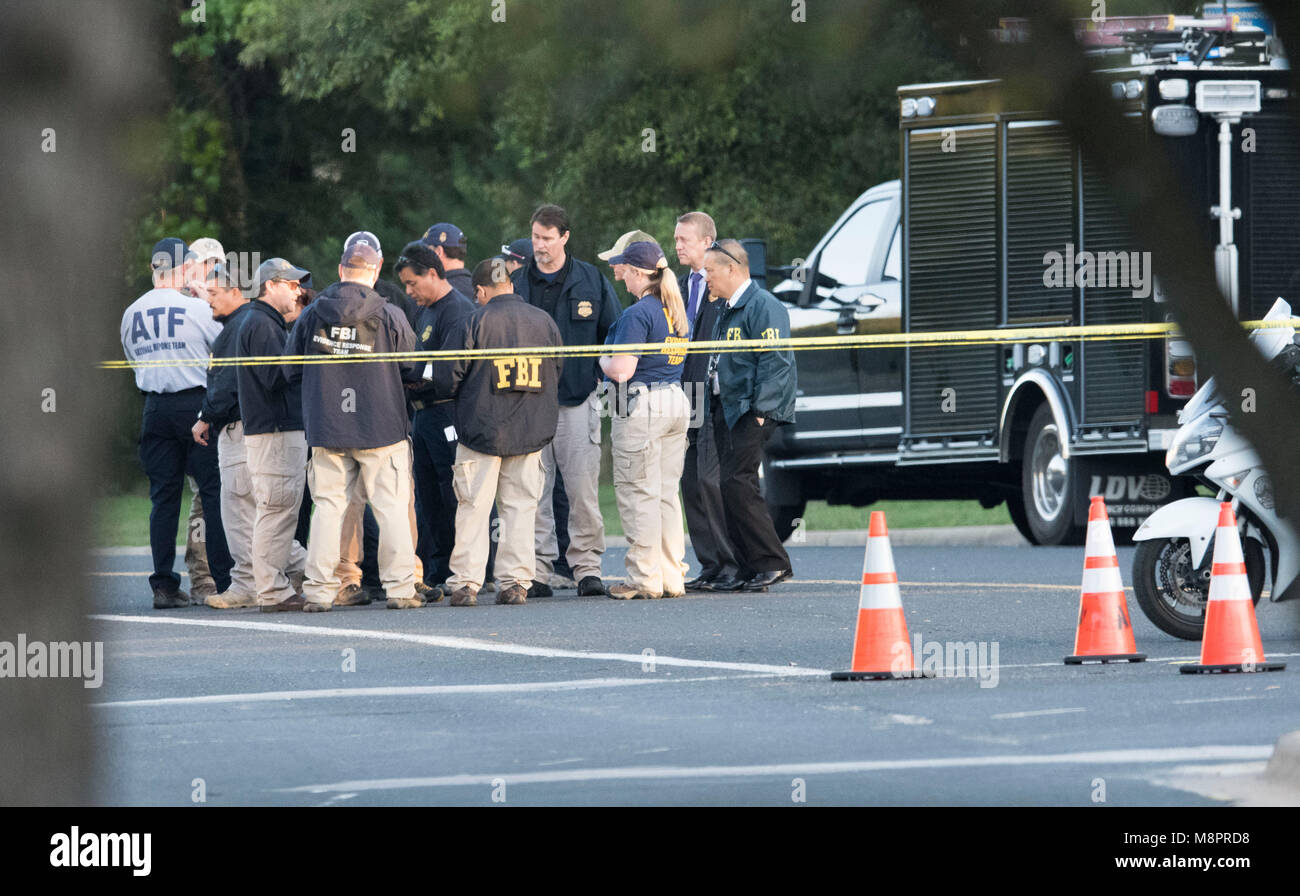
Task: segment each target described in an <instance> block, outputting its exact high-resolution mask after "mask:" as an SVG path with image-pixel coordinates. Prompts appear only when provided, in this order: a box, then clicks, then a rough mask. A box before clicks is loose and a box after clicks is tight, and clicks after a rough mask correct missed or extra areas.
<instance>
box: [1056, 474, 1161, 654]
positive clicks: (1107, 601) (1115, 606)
mask: <svg viewBox="0 0 1300 896" xmlns="http://www.w3.org/2000/svg"><path fill="white" fill-rule="evenodd" d="M1083 553H1084V557H1083V588H1082V593H1081V595H1080V598H1079V628H1078V631H1077V632H1076V633H1075V636H1074V655H1073V656H1067V657H1066V658H1065V662H1066V663H1068V664H1069V665H1078V664H1080V663H1083V662H1094V663H1125V662H1127V663H1140V662H1142V661H1143V660H1145V659H1146V658H1147V655H1146V654H1145V653H1138V652H1137V644H1135V643H1134V642H1133V625H1132V623H1131V622H1129V617H1128V604H1127V603H1126V602H1125V600H1124V583H1123V582H1122V581H1121V580H1120V577H1119V558H1118V557H1116V556H1115V542H1114V540H1113V539H1112V538H1111V535H1110V519H1109V518H1108V517H1107V516H1106V502H1105V501H1103V500H1102V499H1101V497H1100V496H1097V497H1095V498H1093V499H1092V505H1091V506H1090V507H1089V508H1088V540H1087V544H1086V545H1085V546H1084V549H1083Z"/></svg>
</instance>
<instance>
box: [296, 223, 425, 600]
mask: <svg viewBox="0 0 1300 896" xmlns="http://www.w3.org/2000/svg"><path fill="white" fill-rule="evenodd" d="M382 261H383V258H382V256H381V255H380V254H379V253H378V251H376V249H375V247H374V246H373V245H371V244H370V243H369V242H368V241H366V240H364V239H355V240H353V241H352V242H351V243H349V244H348V245H347V247H346V251H345V252H344V254H343V258H342V260H341V261H340V263H339V281H340V282H338V283H335V284H333V285H332V286H329V287H328V288H326V289H325V290H323V291H322V292H321V293H320V295H318V296H317V297H316V301H314V302H312V303H311V304H310V305H308V306H307V308H306V309H305V310H304V311H303V312H302V315H301V316H300V317H299V318H298V322H297V323H296V324H295V325H294V328H293V332H292V333H291V334H290V335H289V344H288V346H287V347H286V350H285V353H286V354H287V355H290V356H298V355H319V356H331V357H333V358H337V359H340V360H337V361H333V362H330V363H312V364H303V363H294V362H289V363H286V364H285V375H286V376H287V378H288V379H289V381H290V382H301V383H302V394H303V405H302V410H303V424H304V425H305V427H306V436H307V444H308V445H309V446H310V448H311V462H310V466H309V468H308V471H307V484H308V486H309V487H310V488H311V494H312V499H313V500H314V501H315V502H316V512H315V513H314V514H313V515H312V519H311V534H310V535H309V536H308V539H307V540H308V552H307V578H306V580H305V581H304V583H303V596H304V597H305V598H306V600H307V606H306V607H305V609H308V610H328V609H329V608H330V607H331V605H332V604H333V602H334V599H335V597H337V596H338V592H339V585H340V582H339V578H338V575H337V574H336V568H337V566H338V562H339V535H340V531H341V529H342V520H343V513H344V511H345V510H346V509H347V504H348V490H349V485H352V484H355V483H357V481H358V480H359V481H360V485H361V486H362V488H363V490H364V492H365V495H366V498H367V499H368V500H369V501H370V506H371V508H372V509H373V510H374V513H375V518H376V519H377V520H378V521H379V575H380V579H381V580H382V582H383V586H384V590H385V592H386V593H387V594H388V607H389V608H390V609H407V608H411V607H419V606H423V605H424V601H423V599H422V598H420V597H418V596H417V595H416V592H415V546H414V544H412V539H411V521H410V505H411V502H412V499H411V449H410V442H409V441H408V440H407V427H408V426H409V421H408V419H407V416H406V390H405V388H404V386H403V382H404V381H414V380H415V379H416V376H417V374H416V364H415V363H414V362H410V361H400V362H399V361H350V360H346V359H350V358H365V357H367V356H371V355H375V354H379V353H386V352H402V353H409V352H411V351H413V350H414V349H415V333H414V332H413V331H412V330H411V325H410V323H408V322H407V320H406V316H405V315H403V314H402V313H401V312H400V311H398V310H397V309H396V308H394V307H393V306H391V305H389V304H388V303H387V302H385V301H384V297H383V296H381V295H379V293H377V292H375V290H374V284H375V281H376V280H377V279H378V278H379V266H380V264H381V263H382Z"/></svg>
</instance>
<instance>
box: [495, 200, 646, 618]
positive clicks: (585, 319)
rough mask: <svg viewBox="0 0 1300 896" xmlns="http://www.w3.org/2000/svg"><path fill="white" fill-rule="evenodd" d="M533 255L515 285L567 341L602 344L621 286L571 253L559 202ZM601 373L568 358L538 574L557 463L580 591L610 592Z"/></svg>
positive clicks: (543, 575) (543, 217)
mask: <svg viewBox="0 0 1300 896" xmlns="http://www.w3.org/2000/svg"><path fill="white" fill-rule="evenodd" d="M532 232H533V257H532V259H531V260H530V261H529V262H528V264H527V265H525V266H524V267H522V268H520V269H519V270H517V271H515V272H514V274H513V275H512V280H513V281H514V291H515V293H516V294H517V295H519V296H520V297H522V298H523V299H524V301H526V302H528V303H529V304H530V305H534V306H536V307H538V308H541V309H542V310H543V311H545V312H546V313H547V314H549V315H550V316H551V318H552V319H553V320H554V321H555V323H556V325H557V326H558V327H559V330H560V337H561V339H563V341H564V344H565V345H601V344H603V343H604V342H605V336H606V335H608V333H609V329H610V327H612V326H613V325H614V321H615V320H617V319H618V315H619V311H620V310H621V308H620V306H619V303H618V299H617V298H616V297H615V296H614V287H613V286H611V285H610V282H609V281H608V280H606V279H605V278H604V277H603V276H602V275H601V273H600V272H599V271H597V270H596V268H595V267H594V266H593V265H590V264H588V263H587V262H585V261H579V260H578V259H576V258H574V257H572V256H571V255H569V254H568V253H567V252H566V251H565V246H566V245H567V244H568V242H569V216H568V215H567V214H566V213H565V211H564V209H562V208H560V207H559V206H558V205H543V206H542V207H541V208H539V209H538V210H537V211H535V212H534V213H533V217H532ZM601 376H602V374H601V372H600V368H599V367H598V366H597V363H596V359H595V358H576V357H575V358H566V359H565V360H564V370H563V373H561V375H560V386H559V401H560V419H559V424H558V426H557V428H556V432H555V439H554V440H553V441H552V442H551V443H550V444H548V445H547V446H546V447H545V448H543V449H542V465H543V468H544V469H545V471H546V486H545V490H544V491H543V493H542V502H541V506H540V507H539V508H538V509H537V521H536V532H537V539H536V541H537V548H536V549H537V574H536V575H535V576H534V577H533V580H534V581H535V582H537V583H538V584H539V585H542V584H545V583H547V582H549V581H550V579H551V573H552V572H553V571H554V563H555V558H556V556H557V553H558V550H557V546H556V538H555V518H554V514H553V511H552V505H551V492H552V489H553V488H554V486H555V472H556V470H557V469H558V470H559V473H560V476H562V477H563V479H564V490H565V492H566V494H567V495H568V498H569V550H568V561H569V565H570V566H571V567H572V568H573V575H574V578H575V579H576V580H577V582H578V594H580V595H583V596H591V595H596V594H604V593H605V587H604V584H603V583H602V582H601V580H600V558H601V555H602V554H603V553H604V552H605V523H604V520H603V518H602V517H601V514H600V402H599V399H598V398H597V397H596V386H597V384H598V383H599V381H600V378H601Z"/></svg>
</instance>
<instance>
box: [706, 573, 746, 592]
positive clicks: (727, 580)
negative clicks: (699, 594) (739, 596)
mask: <svg viewBox="0 0 1300 896" xmlns="http://www.w3.org/2000/svg"><path fill="white" fill-rule="evenodd" d="M744 587H745V580H744V579H738V578H736V577H735V576H718V577H717V578H716V579H714V580H713V581H711V582H709V587H708V588H701V589H699V590H700V591H741V590H743V589H744Z"/></svg>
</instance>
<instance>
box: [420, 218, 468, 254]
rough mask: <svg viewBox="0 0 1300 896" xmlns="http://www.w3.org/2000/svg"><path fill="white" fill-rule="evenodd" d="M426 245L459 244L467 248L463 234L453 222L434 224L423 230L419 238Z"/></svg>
mask: <svg viewBox="0 0 1300 896" xmlns="http://www.w3.org/2000/svg"><path fill="white" fill-rule="evenodd" d="M420 242H422V243H424V244H425V245H426V246H460V247H461V248H462V249H464V248H467V243H466V242H465V234H464V233H462V232H461V229H460V228H459V227H457V226H456V225H455V224H446V223H443V224H434V225H433V226H432V227H430V228H429V229H428V230H426V231H425V232H424V238H423V239H421V240H420Z"/></svg>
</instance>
